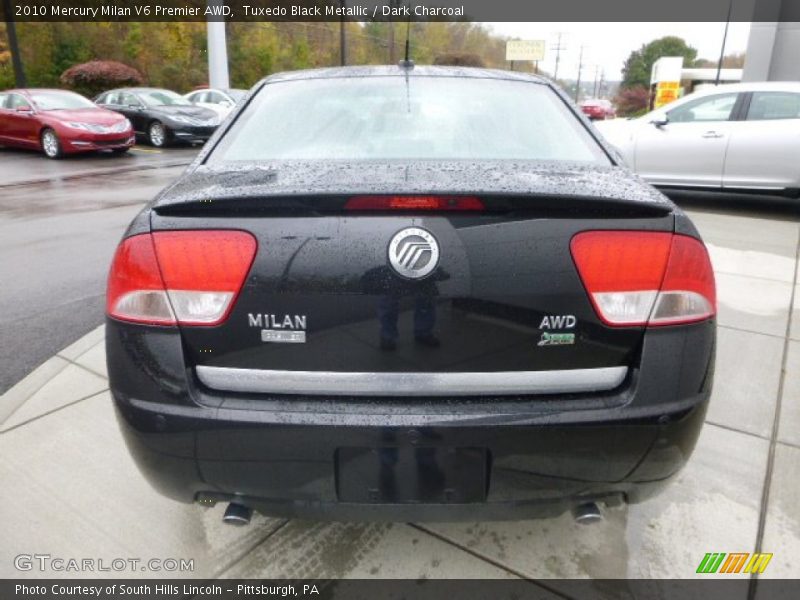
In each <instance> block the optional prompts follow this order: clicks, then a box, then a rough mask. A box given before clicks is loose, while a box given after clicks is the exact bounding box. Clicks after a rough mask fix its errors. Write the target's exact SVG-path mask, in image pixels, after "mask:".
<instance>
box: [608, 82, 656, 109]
mask: <svg viewBox="0 0 800 600" xmlns="http://www.w3.org/2000/svg"><path fill="white" fill-rule="evenodd" d="M649 105H650V89H649V88H646V87H644V86H641V85H637V86H633V87H628V88H622V89H620V90H619V93H618V94H617V95H616V97H615V98H614V106H616V107H617V114H618V115H619V116H620V117H635V116H638V115H641V114H643V113H645V112H647V109H648V107H649Z"/></svg>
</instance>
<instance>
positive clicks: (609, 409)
mask: <svg viewBox="0 0 800 600" xmlns="http://www.w3.org/2000/svg"><path fill="white" fill-rule="evenodd" d="M714 327H715V326H714V323H713V322H708V323H704V324H700V325H693V326H688V327H680V328H678V327H676V328H663V329H662V330H660V331H651V332H649V333H648V335H647V336H646V337H645V342H644V347H643V348H642V353H641V360H640V364H639V366H638V367H637V368H635V369H632V370H631V372H630V373H629V375H628V378H627V379H626V380H625V381H624V382H623V383H622V384H621V385H620V386H619V387H618V388H616V389H614V390H612V391H609V392H603V393H596V394H586V395H583V396H581V395H577V394H569V395H560V396H559V395H551V396H547V397H538V398H532V397H527V398H525V397H522V398H511V397H504V398H484V397H481V398H471V399H464V398H461V399H448V398H442V397H439V398H408V397H403V398H392V399H383V400H376V399H365V398H352V397H351V398H347V397H288V396H275V397H266V396H259V397H255V396H253V395H251V394H236V393H224V394H223V393H220V392H212V391H210V390H208V389H206V388H204V387H203V386H202V384H200V382H199V381H198V380H197V379H196V377H195V375H194V373H193V371H192V370H187V369H186V368H185V366H184V358H183V353H182V345H181V340H180V335H179V334H178V332H177V331H176V330H173V329H169V328H154V327H153V328H145V327H131V326H127V325H124V324H121V323H118V322H115V321H109V322H108V325H107V336H106V340H107V350H108V360H109V375H110V378H111V387H112V393H113V398H114V401H115V404H116V408H117V413H118V416H119V421H120V424H121V426H122V430H123V432H124V435H125V439H126V441H127V443H128V446H129V448H130V450H131V452H132V454H133V456H134V458H135V459H136V462H137V464H138V465H139V467H140V469H141V471H142V473H143V474H144V475H145V476H146V477H147V479H148V480H149V481H150V482H151V484H153V485H154V487H156V489H158V490H159V491H160V492H161V493H163V494H165V495H167V496H169V497H171V498H174V499H176V500H179V501H183V502H192V501H204V502H213V501H228V500H232V499H236V500H237V501H239V502H242V503H245V504H247V505H250V506H252V507H254V508H257V509H259V510H261V511H263V512H266V513H268V514H274V515H283V516H302V517H308V518H328V519H342V520H464V519H519V518H527V517H535V516H549V515H556V514H559V513H561V512H563V511H565V510H568V509H570V508H571V507H573V506H575V505H577V504H581V503H583V502H586V501H590V500H592V501H602V502H607V503H609V504H616V503H620V502H639V501H641V500H644V499H645V498H647V497H649V496H650V495H652V494H653V493H655V492H657V491H658V490H659V489H660V488H661V487H662V486H663V485H665V484H666V482H667V481H668V480H669V479H670V478H671V477H672V476H673V475H674V474H675V473H677V472H678V471H679V470H680V468H681V467H682V466H683V465H684V464H685V463H686V461H687V460H688V458H689V456H690V454H691V452H692V450H693V448H694V445H695V442H696V440H697V437H698V435H699V432H700V429H701V427H702V423H703V419H704V415H705V411H706V407H707V403H708V398H709V395H710V388H711V379H712V376H713V373H712V371H713V347H714ZM464 449H467V450H468V451H472V450H477V451H479V452H480V453H481V454H479V455H478V456H479V458H478V460H479V461H484V462H485V470H484V471H482V473H483V476H484V477H485V479H482V480H481V484H480V485H481V486H483V489H482V490H477V492H476V490H474V489H473V490H472V492H471V493H472V495H471V496H470V497H469V501H466V502H462V501H460V500H461V499H462V498H461V497H460V496H459V494H460V489H461V488H462V487H463V486H464V485H467V484H470V485H471V484H472V483H474V481H471V482H470V481H469V480H470V474H463V473H462V474H461V475H459V473H458V471H457V470H456V471H447V472H446V473H445V474H444V477H445V478H451V479H453V481H452V489H453V490H455V491H454V492H453V493H452V494H451V495H447V494H445V496H444V497H441V498H438V497H434V498H433V499H431V497H428V496H425V494H424V493H423V494H421V495H420V497H419V498H416V499H412V500H409V493H408V486H409V485H412V487H413V486H421V485H422V486H424V485H425V477H426V476H425V474H424V471H425V469H426V467H425V466H424V465H425V464H427V463H426V461H428V462H429V459H430V458H431V457H434V458H433V461H434V463H437V462H438V461H440V460H443V461H446V459H447V455H448V453H452V452H454V451H461V450H464ZM353 456H363V457H365V460H364V461H362V463H361V464H360V466H358V468H356V469H354V468H352V466H351V465H350V463H349V462H348V460H349V459H348V458H347V457H353ZM370 456H372V458H370ZM399 456H408V457H412V459H411V460H412V463H413V461H414V460H417V462H416V465H417V466H418V467H419V468H418V469H415V467H414V466H413V464H412V466H411V470H412V471H414V472H413V473H410V472H409V471H408V464H409V463H408V462H407V461H406V463H404V462H403V460H399V459H398V457H399ZM403 464H405V465H406V466H405V467H402V465H403ZM401 467H402V468H401ZM403 469H406V470H405V471H404V470H403ZM371 470H372V471H371ZM420 473H422V474H420ZM438 475H439V474H436V476H438ZM387 476H388V477H390V478H394V479H397V480H398V483H397V485H398V487H397V490H398V491H397V498H394V500H400V501H393V498H392V496H391V492H387V488H385V487H381V489H380V490H379V491H375V490H372V489H371V487H370V486H371V485H372V484H370V483H369V482H370V481H375V482H380V481H382V480H383V479H385V478H386V477H387ZM409 478H410V479H412V480H414V481H413V482H412V484H409V483H408V481H406V480H407V479H409ZM459 478H461V479H463V481H459ZM359 486H361V487H359ZM362 487H363V488H364V489H361V488H362ZM375 487H377V484H375ZM441 487H442V488H443V489H447V488H448V485H447V484H446V485H444V486H441ZM389 489H395V488H394V487H390V488H389ZM403 489H405V491H403ZM411 495H412V496H413V492H411Z"/></svg>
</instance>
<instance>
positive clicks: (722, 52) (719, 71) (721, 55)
mask: <svg viewBox="0 0 800 600" xmlns="http://www.w3.org/2000/svg"><path fill="white" fill-rule="evenodd" d="M732 12H733V0H729V2H728V17H727V18H726V19H725V33H724V34H723V35H722V48H721V49H720V51H719V62H718V63H717V79H716V81H715V82H714V85H719V78H720V75H721V74H722V60H723V59H724V58H725V44H726V42H727V41H728V27H729V26H730V24H731V13H732Z"/></svg>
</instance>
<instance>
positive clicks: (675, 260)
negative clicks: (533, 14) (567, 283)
mask: <svg viewBox="0 0 800 600" xmlns="http://www.w3.org/2000/svg"><path fill="white" fill-rule="evenodd" d="M570 248H571V251H572V257H573V260H574V261H575V265H576V266H577V268H578V273H579V274H580V277H581V280H582V281H583V285H584V286H585V287H586V291H587V292H588V293H589V297H590V298H591V300H592V304H593V305H594V307H595V311H596V312H597V314H598V316H599V317H600V319H601V320H602V321H603V322H604V323H606V324H608V325H614V326H631V325H645V324H647V325H651V326H653V325H672V324H677V323H691V322H695V321H701V320H703V319H707V318H708V317H711V316H713V315H714V314H715V313H716V292H715V288H714V273H713V270H712V268H711V261H710V260H709V258H708V253H707V252H706V249H705V247H704V246H703V244H702V243H701V242H699V241H697V240H695V239H694V238H690V237H687V236H683V235H672V234H671V233H661V232H648V231H587V232H583V233H579V234H577V235H576V236H575V237H574V238H572V242H571V244H570Z"/></svg>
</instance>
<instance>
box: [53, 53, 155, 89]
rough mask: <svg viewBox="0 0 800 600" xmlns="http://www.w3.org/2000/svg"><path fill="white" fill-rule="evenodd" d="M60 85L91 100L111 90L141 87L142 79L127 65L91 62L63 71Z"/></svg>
mask: <svg viewBox="0 0 800 600" xmlns="http://www.w3.org/2000/svg"><path fill="white" fill-rule="evenodd" d="M61 83H62V84H63V85H65V86H67V87H69V88H71V89H73V90H75V91H76V92H80V93H81V94H83V95H85V96H88V97H90V98H92V97H94V96H96V95H97V94H99V93H100V92H104V91H105V90H108V89H111V88H116V87H127V86H133V85H142V84H143V83H144V78H143V77H142V74H141V73H139V71H137V70H136V69H134V68H132V67H129V66H128V65H123V64H122V63H118V62H115V61H113V60H93V61H90V62H87V63H83V64H80V65H75V66H74V67H70V68H69V69H67V70H66V71H64V73H62V75H61Z"/></svg>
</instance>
